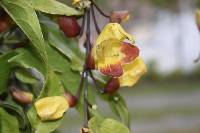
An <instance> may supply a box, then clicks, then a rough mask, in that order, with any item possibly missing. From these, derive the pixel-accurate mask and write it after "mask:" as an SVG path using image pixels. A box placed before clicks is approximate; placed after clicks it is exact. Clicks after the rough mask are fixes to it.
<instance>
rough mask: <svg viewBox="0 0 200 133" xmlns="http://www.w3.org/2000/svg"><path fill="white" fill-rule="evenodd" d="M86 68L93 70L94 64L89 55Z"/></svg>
mask: <svg viewBox="0 0 200 133" xmlns="http://www.w3.org/2000/svg"><path fill="white" fill-rule="evenodd" d="M87 68H88V69H90V70H93V69H95V62H94V58H93V57H92V55H91V53H90V54H89V55H88V58H87Z"/></svg>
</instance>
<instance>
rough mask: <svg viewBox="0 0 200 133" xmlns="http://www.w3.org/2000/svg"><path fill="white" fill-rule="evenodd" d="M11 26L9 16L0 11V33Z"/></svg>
mask: <svg viewBox="0 0 200 133" xmlns="http://www.w3.org/2000/svg"><path fill="white" fill-rule="evenodd" d="M13 24H14V23H13V21H12V19H11V18H10V16H9V15H8V14H7V13H6V12H5V11H4V10H0V33H1V32H4V31H6V30H7V29H8V28H9V27H11V26H12V25H13Z"/></svg>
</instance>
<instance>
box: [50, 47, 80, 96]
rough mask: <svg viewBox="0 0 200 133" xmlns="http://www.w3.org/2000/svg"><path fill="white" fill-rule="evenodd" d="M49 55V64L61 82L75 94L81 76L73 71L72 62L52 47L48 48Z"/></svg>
mask: <svg viewBox="0 0 200 133" xmlns="http://www.w3.org/2000/svg"><path fill="white" fill-rule="evenodd" d="M47 54H48V59H49V64H50V66H51V67H52V69H53V70H54V71H55V72H56V75H57V76H58V78H59V79H60V81H61V82H62V83H63V85H64V86H65V88H67V89H68V90H69V91H70V92H71V93H73V94H75V93H76V91H77V88H78V83H79V81H80V74H79V73H78V72H76V71H73V70H72V69H71V67H70V62H69V61H68V60H67V59H66V58H64V57H63V56H62V55H61V54H59V52H57V51H55V50H54V49H53V48H51V47H50V46H47ZM55 62H56V63H55Z"/></svg>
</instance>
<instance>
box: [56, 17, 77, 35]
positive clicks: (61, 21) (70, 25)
mask: <svg viewBox="0 0 200 133" xmlns="http://www.w3.org/2000/svg"><path fill="white" fill-rule="evenodd" d="M58 25H59V27H60V29H61V30H62V31H63V32H64V34H65V35H66V36H67V37H76V36H78V35H79V33H80V30H81V28H80V26H79V24H78V22H77V20H76V17H74V16H70V17H68V16H61V17H59V18H58Z"/></svg>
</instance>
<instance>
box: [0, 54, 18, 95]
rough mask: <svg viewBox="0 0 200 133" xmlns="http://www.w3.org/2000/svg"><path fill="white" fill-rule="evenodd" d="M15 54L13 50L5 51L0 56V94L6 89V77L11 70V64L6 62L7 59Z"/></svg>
mask: <svg viewBox="0 0 200 133" xmlns="http://www.w3.org/2000/svg"><path fill="white" fill-rule="evenodd" d="M14 55H15V53H14V52H12V53H7V54H5V55H2V56H0V79H1V80H0V94H1V93H3V92H5V91H6V88H7V87H6V86H7V83H8V78H9V75H10V71H11V64H10V63H8V59H10V58H11V57H13V56H14Z"/></svg>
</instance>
